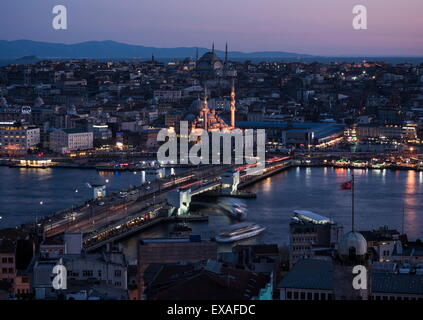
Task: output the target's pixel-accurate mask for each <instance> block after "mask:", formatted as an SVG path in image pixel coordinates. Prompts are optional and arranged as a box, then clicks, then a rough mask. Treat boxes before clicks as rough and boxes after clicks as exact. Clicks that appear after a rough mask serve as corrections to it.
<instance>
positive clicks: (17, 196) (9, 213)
mask: <svg viewBox="0 0 423 320" xmlns="http://www.w3.org/2000/svg"><path fill="white" fill-rule="evenodd" d="M167 170H168V171H169V169H167ZM176 172H178V170H176ZM145 178H146V180H150V177H149V176H146V177H145ZM87 183H88V184H104V185H106V190H107V192H114V191H119V190H122V189H127V188H129V187H132V186H137V185H140V184H141V183H142V175H141V172H136V173H134V172H129V171H122V172H111V171H97V170H88V169H83V170H81V169H61V168H54V169H53V168H46V169H41V168H40V169H27V168H9V167H0V217H2V219H0V228H6V227H12V226H16V225H19V224H22V223H26V222H29V221H33V220H34V219H35V217H36V216H38V217H40V216H44V215H47V214H51V213H54V212H56V211H60V210H64V209H68V208H72V206H74V205H75V204H81V203H83V202H85V201H86V200H88V199H91V198H92V197H93V190H92V189H90V188H89V186H88V184H87ZM41 203H42V204H41Z"/></svg>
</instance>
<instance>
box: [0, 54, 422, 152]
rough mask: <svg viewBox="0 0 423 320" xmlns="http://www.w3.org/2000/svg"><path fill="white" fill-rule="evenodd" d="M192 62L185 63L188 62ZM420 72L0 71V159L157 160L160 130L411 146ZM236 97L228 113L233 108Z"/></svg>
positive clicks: (210, 59)
mask: <svg viewBox="0 0 423 320" xmlns="http://www.w3.org/2000/svg"><path fill="white" fill-rule="evenodd" d="M193 55H195V52H193ZM422 87H423V66H421V65H420V66H417V65H412V64H406V63H404V64H399V65H390V64H387V63H383V62H357V63H330V64H324V63H318V62H315V63H303V62H290V63H287V62H261V63H253V62H251V61H245V62H234V61H230V60H229V59H228V55H227V53H226V55H225V57H224V58H223V57H222V58H221V57H218V56H217V55H216V53H215V51H214V48H213V49H212V50H211V51H210V52H207V53H206V54H204V55H203V56H202V57H198V54H197V57H196V58H195V59H193V58H187V59H185V60H183V61H166V62H163V61H161V62H159V61H156V60H155V59H154V56H153V57H152V59H151V60H150V61H93V60H69V61H39V62H36V63H34V64H30V65H7V66H3V67H1V68H0V153H1V154H2V155H9V156H12V155H19V156H22V155H27V154H28V153H36V152H39V151H42V152H44V153H45V154H48V153H55V154H69V153H72V152H77V151H81V150H93V151H95V150H96V149H99V148H103V149H104V148H109V149H114V148H118V149H131V150H139V151H152V152H154V151H156V150H157V147H158V145H157V139H156V138H157V134H158V131H159V130H160V129H161V128H169V127H178V124H179V121H181V120H186V121H188V122H189V123H190V128H191V129H196V128H202V129H206V130H226V129H230V128H234V127H237V128H240V129H246V128H263V129H266V133H267V141H268V142H269V143H273V144H274V145H280V146H294V147H299V148H310V147H327V146H330V145H331V144H335V143H338V142H340V140H342V139H344V138H346V139H347V140H348V141H349V142H355V141H357V140H362V141H374V142H384V141H389V142H392V141H394V142H398V143H408V144H419V143H420V142H421V138H422V128H423V125H422V124H423V121H422V119H423V94H422ZM235 95H236V101H235Z"/></svg>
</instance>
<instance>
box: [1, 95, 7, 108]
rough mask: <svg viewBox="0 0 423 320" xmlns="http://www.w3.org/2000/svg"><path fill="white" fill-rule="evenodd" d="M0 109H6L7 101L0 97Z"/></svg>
mask: <svg viewBox="0 0 423 320" xmlns="http://www.w3.org/2000/svg"><path fill="white" fill-rule="evenodd" d="M0 107H2V108H6V107H7V100H6V98H5V97H0Z"/></svg>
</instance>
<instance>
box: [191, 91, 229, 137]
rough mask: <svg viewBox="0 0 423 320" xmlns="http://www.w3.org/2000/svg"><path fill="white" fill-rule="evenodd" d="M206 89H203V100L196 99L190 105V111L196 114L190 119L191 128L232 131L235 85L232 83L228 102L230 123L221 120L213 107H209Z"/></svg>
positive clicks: (209, 130) (208, 130)
mask: <svg viewBox="0 0 423 320" xmlns="http://www.w3.org/2000/svg"><path fill="white" fill-rule="evenodd" d="M207 99H208V96H207V89H205V92H204V97H203V100H200V99H198V100H196V101H194V103H193V104H192V106H191V111H193V112H194V113H196V114H197V116H196V118H195V119H194V121H192V130H197V129H202V130H205V131H207V132H213V131H224V132H225V131H226V132H229V131H232V130H234V129H235V125H236V124H235V111H236V101H235V87H234V85H232V89H231V102H230V114H231V116H230V124H227V123H226V122H225V120H223V119H222V118H221V117H220V116H219V114H218V113H217V111H216V110H215V109H210V108H209V106H208V102H207Z"/></svg>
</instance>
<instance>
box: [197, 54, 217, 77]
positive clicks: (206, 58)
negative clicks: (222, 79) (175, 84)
mask: <svg viewBox="0 0 423 320" xmlns="http://www.w3.org/2000/svg"><path fill="white" fill-rule="evenodd" d="M222 69H223V62H222V60H220V58H219V57H218V56H217V55H216V53H214V51H209V52H206V53H205V54H204V55H203V56H202V57H201V58H200V59H199V60H198V62H197V71H200V72H216V71H220V70H222Z"/></svg>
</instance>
